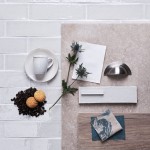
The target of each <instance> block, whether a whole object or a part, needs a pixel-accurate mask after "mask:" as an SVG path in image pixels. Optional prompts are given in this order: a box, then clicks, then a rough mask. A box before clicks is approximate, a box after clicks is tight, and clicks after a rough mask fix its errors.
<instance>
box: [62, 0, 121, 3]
mask: <svg viewBox="0 0 150 150" xmlns="http://www.w3.org/2000/svg"><path fill="white" fill-rule="evenodd" d="M62 2H69V3H70V2H88V3H95V2H101V3H108V2H109V3H112V2H121V0H62Z"/></svg>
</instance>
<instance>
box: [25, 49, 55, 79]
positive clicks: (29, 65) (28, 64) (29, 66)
mask: <svg viewBox="0 0 150 150" xmlns="http://www.w3.org/2000/svg"><path fill="white" fill-rule="evenodd" d="M35 55H44V56H47V57H51V58H52V59H53V66H52V67H51V68H50V69H49V70H48V71H47V73H46V74H45V75H44V76H43V77H42V78H41V79H39V78H37V77H36V76H35V74H34V72H33V56H35ZM57 71H58V60H57V58H56V56H55V55H54V54H53V53H52V52H50V51H49V50H47V49H40V48H39V49H35V50H32V51H31V52H30V53H29V55H28V56H27V58H26V61H25V72H26V74H27V76H28V77H29V78H31V79H32V80H34V81H37V82H46V81H49V80H51V79H53V78H54V76H55V75H56V74H57Z"/></svg>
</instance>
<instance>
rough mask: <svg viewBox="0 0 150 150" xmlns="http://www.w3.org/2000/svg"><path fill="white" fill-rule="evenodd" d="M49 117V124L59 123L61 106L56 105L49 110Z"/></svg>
mask: <svg viewBox="0 0 150 150" xmlns="http://www.w3.org/2000/svg"><path fill="white" fill-rule="evenodd" d="M56 100H57V98H56ZM50 106H51V105H50ZM49 115H50V121H51V122H57V123H61V105H60V104H58V105H57V104H56V105H55V106H54V107H53V108H52V109H51V110H49Z"/></svg>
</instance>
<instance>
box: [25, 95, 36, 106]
mask: <svg viewBox="0 0 150 150" xmlns="http://www.w3.org/2000/svg"><path fill="white" fill-rule="evenodd" d="M26 105H27V106H28V107H29V108H35V107H36V106H37V105H38V102H37V101H36V100H35V98H34V97H29V98H28V99H27V100H26Z"/></svg>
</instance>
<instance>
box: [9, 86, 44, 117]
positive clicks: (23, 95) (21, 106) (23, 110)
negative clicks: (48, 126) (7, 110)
mask: <svg viewBox="0 0 150 150" xmlns="http://www.w3.org/2000/svg"><path fill="white" fill-rule="evenodd" d="M36 91H37V89H36V88H32V87H31V88H29V89H26V90H25V91H19V92H18V93H17V94H16V97H14V98H13V99H11V101H14V105H17V107H18V111H19V114H23V115H29V116H35V117H38V116H40V115H44V113H45V112H46V110H45V108H44V104H45V103H46V101H43V102H41V103H38V106H37V107H35V108H29V107H28V106H27V105H26V100H27V99H28V98H29V97H33V96H34V93H35V92H36Z"/></svg>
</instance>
